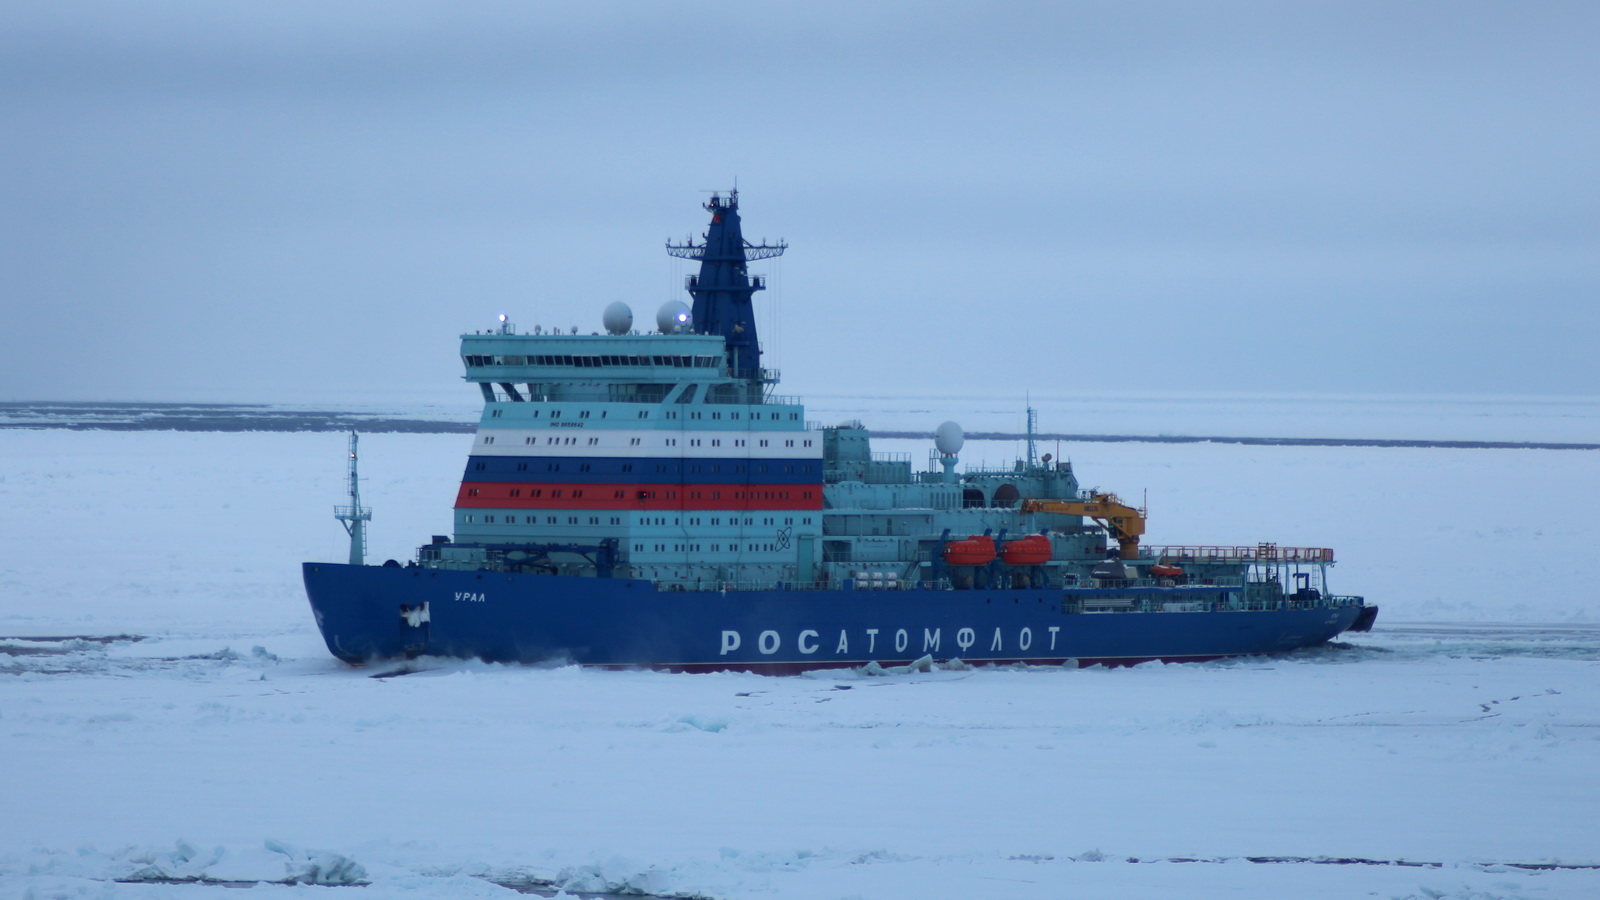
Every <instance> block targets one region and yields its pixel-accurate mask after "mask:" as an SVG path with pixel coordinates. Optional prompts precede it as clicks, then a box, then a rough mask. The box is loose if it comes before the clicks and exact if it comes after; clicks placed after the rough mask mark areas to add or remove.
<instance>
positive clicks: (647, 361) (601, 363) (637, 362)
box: [462, 353, 722, 369]
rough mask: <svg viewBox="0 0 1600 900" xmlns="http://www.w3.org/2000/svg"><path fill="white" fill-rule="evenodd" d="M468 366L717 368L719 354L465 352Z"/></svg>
mask: <svg viewBox="0 0 1600 900" xmlns="http://www.w3.org/2000/svg"><path fill="white" fill-rule="evenodd" d="M462 359H463V360H465V361H466V363H467V367H468V368H471V369H475V368H479V367H481V366H572V367H574V368H579V369H602V368H609V367H612V366H664V367H667V368H672V369H719V368H721V367H722V357H720V356H676V355H674V356H611V355H598V356H569V355H566V354H553V353H552V354H542V353H541V354H535V355H533V356H509V355H508V356H491V355H486V354H467V355H465V356H463V357H462Z"/></svg>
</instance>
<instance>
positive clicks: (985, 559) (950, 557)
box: [944, 534, 994, 566]
mask: <svg viewBox="0 0 1600 900" xmlns="http://www.w3.org/2000/svg"><path fill="white" fill-rule="evenodd" d="M993 560H994V538H992V537H989V536H988V535H987V534H975V535H973V536H971V537H969V538H967V539H966V540H964V541H951V542H949V543H948V544H945V545H944V561H945V562H947V563H949V564H950V565H952V566H982V565H987V564H988V563H990V562H991V561H993Z"/></svg>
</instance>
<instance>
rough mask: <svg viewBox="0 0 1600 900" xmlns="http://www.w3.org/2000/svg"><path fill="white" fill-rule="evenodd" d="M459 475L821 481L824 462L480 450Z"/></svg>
mask: <svg viewBox="0 0 1600 900" xmlns="http://www.w3.org/2000/svg"><path fill="white" fill-rule="evenodd" d="M461 480H462V481H499V482H510V483H521V482H525V483H537V482H557V481H559V482H566V483H569V484H585V483H596V484H612V483H620V482H637V483H638V484H640V485H646V486H648V485H651V484H728V483H731V482H741V483H744V482H747V483H749V484H820V483H821V482H822V462H821V461H820V460H817V459H815V458H812V459H746V458H744V457H738V458H735V457H726V458H712V459H685V458H683V457H654V456H646V457H636V458H628V457H615V456H612V457H593V458H588V457H581V456H560V457H555V456H481V455H474V456H471V457H468V459H467V469H466V472H465V473H464V474H463V475H462V476H461Z"/></svg>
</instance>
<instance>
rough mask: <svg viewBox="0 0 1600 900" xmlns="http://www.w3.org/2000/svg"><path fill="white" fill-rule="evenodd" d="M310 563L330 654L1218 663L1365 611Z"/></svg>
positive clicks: (712, 662)
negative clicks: (1128, 603) (688, 585)
mask: <svg viewBox="0 0 1600 900" xmlns="http://www.w3.org/2000/svg"><path fill="white" fill-rule="evenodd" d="M303 571H304V576H305V583H306V591H307V594H308V596H309V597H310V599H311V606H312V609H313V610H314V612H315V613H316V617H317V624H318V626H319V627H320V628H321V629H322V633H323V637H324V639H325V640H326V642H327V644H328V649H329V650H330V651H332V652H333V654H334V655H335V656H337V657H339V658H340V659H343V660H345V661H346V662H352V663H358V662H362V661H366V660H369V659H374V658H389V657H402V656H408V655H417V654H429V655H439V656H456V657H478V658H481V659H486V660H490V661H498V662H519V661H520V662H533V661H541V660H549V659H570V660H572V661H574V662H577V663H581V664H584V665H596V666H648V667H653V668H666V669H688V670H699V669H744V670H752V671H772V672H779V671H799V670H804V669H815V668H826V667H838V666H853V665H862V664H864V663H866V662H868V661H874V660H875V661H878V662H880V663H884V664H886V665H890V664H894V663H897V662H909V661H911V660H914V659H917V658H919V657H922V656H924V655H932V656H933V657H934V658H936V659H951V658H960V659H963V660H966V661H968V662H974V663H982V662H1011V661H1021V662H1028V663H1046V664H1047V663H1059V662H1062V661H1065V660H1067V659H1078V660H1083V661H1136V660H1146V659H1171V660H1179V659H1206V658H1215V657H1219V656H1233V655H1241V654H1251V653H1273V652H1281V651H1285V650H1293V649H1296V648H1299V647H1307V646H1313V645H1315V644H1320V643H1323V642H1325V641H1327V640H1328V639H1330V638H1332V637H1334V636H1335V635H1337V634H1339V633H1340V632H1342V631H1345V630H1346V629H1348V628H1349V627H1350V626H1351V625H1352V624H1353V623H1354V622H1355V620H1356V617H1357V616H1358V615H1359V614H1360V612H1361V610H1362V607H1359V606H1341V607H1332V608H1313V609H1284V610H1272V611H1251V612H1240V611H1221V612H1150V613H1144V612H1120V613H1066V612H1063V611H1062V604H1061V599H1062V596H1063V591H1061V590H1059V589H1057V590H1006V591H981V590H980V591H922V590H907V591H842V590H835V591H750V592H736V593H728V594H721V593H714V592H687V593H677V592H659V591H657V590H656V589H655V587H654V585H652V584H651V583H650V582H647V581H640V580H631V579H599V578H570V577H562V576H550V575H529V574H507V573H495V572H463V571H443V570H434V569H420V568H395V567H388V568H384V567H377V566H348V565H338V564H331V563H306V564H305V565H304V567H303ZM423 604H427V607H426V609H427V613H426V620H427V621H422V619H423V618H424V617H423V615H422V614H421V609H422V606H423ZM403 608H409V609H410V610H411V618H410V620H408V619H407V618H406V617H405V616H403V615H402V609H403Z"/></svg>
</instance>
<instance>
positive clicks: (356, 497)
mask: <svg viewBox="0 0 1600 900" xmlns="http://www.w3.org/2000/svg"><path fill="white" fill-rule="evenodd" d="M356 440H357V437H356V433H355V432H354V431H352V432H350V505H349V506H335V507H334V508H333V517H334V518H335V519H338V520H339V522H340V524H342V525H344V530H345V532H346V533H347V534H349V535H350V565H352V566H363V565H366V563H367V523H368V522H370V521H372V510H371V509H368V508H366V507H363V506H362V505H361V486H360V485H361V483H360V480H359V478H358V477H357V476H356Z"/></svg>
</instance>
